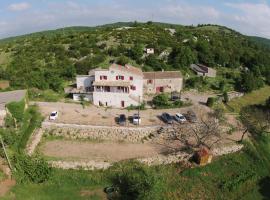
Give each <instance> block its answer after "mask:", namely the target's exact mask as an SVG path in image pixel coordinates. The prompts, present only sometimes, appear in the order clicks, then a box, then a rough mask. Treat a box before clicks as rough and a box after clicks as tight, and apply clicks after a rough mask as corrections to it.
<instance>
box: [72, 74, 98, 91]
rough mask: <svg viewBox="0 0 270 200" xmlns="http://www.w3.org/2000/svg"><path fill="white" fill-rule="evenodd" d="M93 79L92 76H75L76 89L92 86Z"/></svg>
mask: <svg viewBox="0 0 270 200" xmlns="http://www.w3.org/2000/svg"><path fill="white" fill-rule="evenodd" d="M94 80H95V77H94V76H77V77H76V83H77V89H79V88H87V87H91V86H92V84H91V83H92V82H93V81H94Z"/></svg>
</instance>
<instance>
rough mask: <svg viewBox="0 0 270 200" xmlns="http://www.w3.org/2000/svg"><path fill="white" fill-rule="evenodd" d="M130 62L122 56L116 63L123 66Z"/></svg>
mask: <svg viewBox="0 0 270 200" xmlns="http://www.w3.org/2000/svg"><path fill="white" fill-rule="evenodd" d="M128 62H129V59H128V57H126V56H121V57H119V58H118V59H117V61H116V63H117V64H119V65H122V66H124V65H126V64H128Z"/></svg>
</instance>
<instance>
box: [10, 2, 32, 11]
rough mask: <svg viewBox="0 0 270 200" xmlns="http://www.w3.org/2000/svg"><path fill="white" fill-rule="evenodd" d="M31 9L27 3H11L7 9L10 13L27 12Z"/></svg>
mask: <svg viewBox="0 0 270 200" xmlns="http://www.w3.org/2000/svg"><path fill="white" fill-rule="evenodd" d="M30 7H31V5H30V4H29V3H27V2H22V3H13V4H10V5H9V6H8V9H9V10H11V11H23V10H27V9H29V8H30Z"/></svg>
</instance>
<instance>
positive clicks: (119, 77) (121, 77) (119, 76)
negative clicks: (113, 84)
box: [116, 75, 125, 80]
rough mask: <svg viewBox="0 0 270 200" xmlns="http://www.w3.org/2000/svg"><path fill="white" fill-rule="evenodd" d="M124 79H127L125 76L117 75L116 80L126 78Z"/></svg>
mask: <svg viewBox="0 0 270 200" xmlns="http://www.w3.org/2000/svg"><path fill="white" fill-rule="evenodd" d="M124 79H125V77H124V76H121V75H118V76H116V80H124Z"/></svg>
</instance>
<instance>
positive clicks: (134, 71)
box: [110, 64, 143, 76]
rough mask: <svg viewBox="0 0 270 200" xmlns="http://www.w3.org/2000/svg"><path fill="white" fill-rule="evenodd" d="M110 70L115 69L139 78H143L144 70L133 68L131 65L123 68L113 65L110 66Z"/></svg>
mask: <svg viewBox="0 0 270 200" xmlns="http://www.w3.org/2000/svg"><path fill="white" fill-rule="evenodd" d="M110 69H115V70H119V71H123V72H127V73H130V74H134V75H138V76H143V73H142V70H141V69H140V68H137V67H133V66H131V65H125V66H122V65H117V64H112V65H111V66H110Z"/></svg>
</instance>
